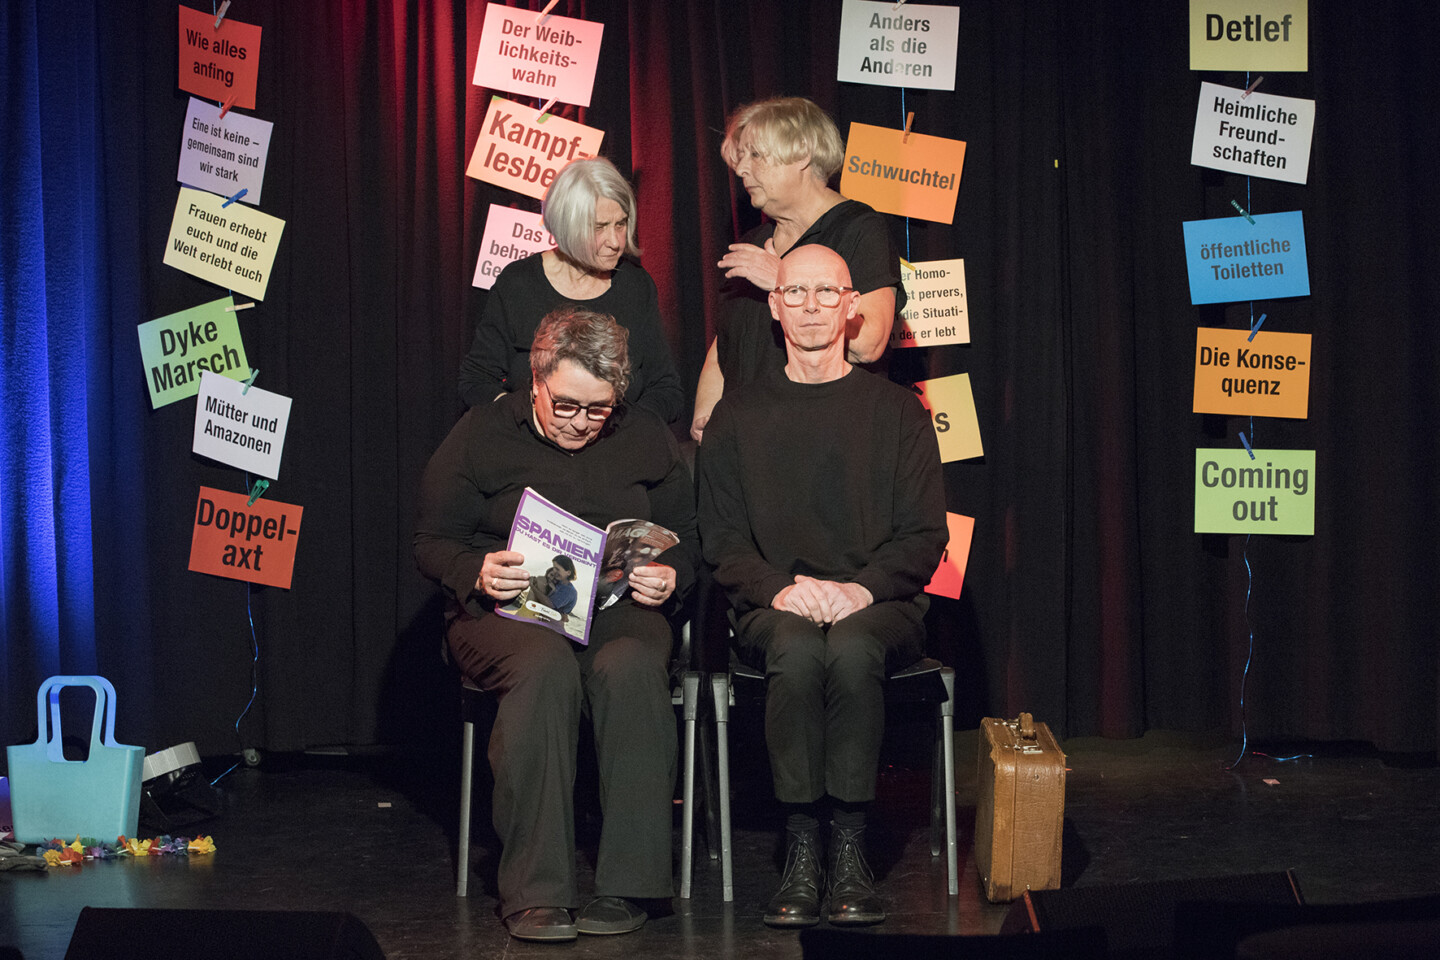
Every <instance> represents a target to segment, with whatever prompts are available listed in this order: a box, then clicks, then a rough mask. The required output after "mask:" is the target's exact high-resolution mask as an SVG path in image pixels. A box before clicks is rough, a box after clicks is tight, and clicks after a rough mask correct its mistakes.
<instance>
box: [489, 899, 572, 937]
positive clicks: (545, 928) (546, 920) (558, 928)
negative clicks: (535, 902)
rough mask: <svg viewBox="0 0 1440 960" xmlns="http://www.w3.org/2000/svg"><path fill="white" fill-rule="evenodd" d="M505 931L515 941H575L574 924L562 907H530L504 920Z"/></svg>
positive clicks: (568, 913)
mask: <svg viewBox="0 0 1440 960" xmlns="http://www.w3.org/2000/svg"><path fill="white" fill-rule="evenodd" d="M505 929H506V930H509V931H510V936H512V937H514V938H515V939H516V940H537V941H540V942H542V943H546V942H549V943H554V942H556V941H562V940H574V939H575V924H574V923H572V922H571V921H570V911H569V910H566V909H565V908H564V907H531V908H530V909H529V910H521V911H519V912H518V913H512V914H510V916H508V917H506V918H505Z"/></svg>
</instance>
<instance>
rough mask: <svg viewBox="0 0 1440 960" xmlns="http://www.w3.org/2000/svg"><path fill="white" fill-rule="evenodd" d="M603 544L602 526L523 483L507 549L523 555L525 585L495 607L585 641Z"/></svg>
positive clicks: (587, 640) (586, 640)
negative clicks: (523, 487)
mask: <svg viewBox="0 0 1440 960" xmlns="http://www.w3.org/2000/svg"><path fill="white" fill-rule="evenodd" d="M604 548H605V531H604V530H601V529H600V528H599V527H597V526H594V525H592V524H589V523H586V522H585V521H584V520H581V519H580V518H579V517H576V516H574V515H572V514H570V513H567V512H566V511H564V510H562V509H560V508H559V507H557V506H556V505H555V504H553V503H551V502H550V501H549V500H546V499H545V498H544V497H542V496H540V494H538V493H536V492H535V491H534V490H532V489H530V488H529V487H526V488H525V493H524V494H523V495H522V496H521V498H520V507H519V509H517V510H516V511H515V522H514V524H512V525H511V527H510V543H509V549H511V550H514V551H515V552H517V553H522V554H524V555H525V562H524V564H523V566H524V568H525V572H526V573H528V574H530V585H529V586H528V587H527V588H525V589H524V590H522V591H520V594H519V595H518V596H516V597H515V598H514V599H513V600H510V601H508V602H506V603H504V604H501V605H499V606H496V608H495V612H496V613H498V614H500V615H501V616H505V617H510V618H512V619H515V620H528V621H532V622H534V623H539V624H543V625H545V626H547V627H549V628H550V629H551V630H554V631H555V632H556V633H559V634H561V635H562V636H565V637H569V638H570V639H571V640H574V641H576V642H577V643H582V644H588V643H589V642H590V620H591V618H592V617H593V615H594V609H595V607H594V603H595V586H596V584H597V582H598V575H599V572H600V556H601V552H602V551H603V550H604Z"/></svg>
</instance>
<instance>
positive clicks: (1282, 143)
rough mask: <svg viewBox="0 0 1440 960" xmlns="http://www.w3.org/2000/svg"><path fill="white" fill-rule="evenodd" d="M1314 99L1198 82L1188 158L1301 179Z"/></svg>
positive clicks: (1236, 170) (1250, 172)
mask: <svg viewBox="0 0 1440 960" xmlns="http://www.w3.org/2000/svg"><path fill="white" fill-rule="evenodd" d="M1314 129H1315V101H1314V100H1300V99H1298V98H1296V97H1277V96H1273V95H1269V94H1264V93H1252V94H1250V95H1249V96H1248V97H1247V96H1245V91H1244V90H1240V89H1238V88H1236V87H1222V86H1220V85H1219V84H1216V83H1202V84H1200V104H1199V106H1198V107H1197V108H1196V110H1195V139H1194V141H1193V146H1192V147H1191V148H1190V162H1191V163H1192V164H1194V165H1195V166H1197V167H1212V168H1214V169H1216V170H1226V171H1229V172H1230V173H1240V174H1244V175H1245V176H1254V177H1265V178H1267V179H1269V180H1284V181H1286V182H1288V183H1304V182H1305V180H1306V178H1308V177H1309V175H1310V135H1311V133H1312V131H1313V130H1314Z"/></svg>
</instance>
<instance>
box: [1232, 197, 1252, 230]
mask: <svg viewBox="0 0 1440 960" xmlns="http://www.w3.org/2000/svg"><path fill="white" fill-rule="evenodd" d="M1230 206H1232V207H1234V208H1235V209H1236V210H1238V211H1239V212H1240V216H1242V217H1244V218H1245V219H1246V220H1249V221H1250V225H1251V226H1254V225H1255V218H1254V217H1252V216H1250V214H1248V213H1246V212H1245V208H1244V207H1242V206H1240V204H1238V203H1236V202H1235V201H1234V200H1231V201H1230Z"/></svg>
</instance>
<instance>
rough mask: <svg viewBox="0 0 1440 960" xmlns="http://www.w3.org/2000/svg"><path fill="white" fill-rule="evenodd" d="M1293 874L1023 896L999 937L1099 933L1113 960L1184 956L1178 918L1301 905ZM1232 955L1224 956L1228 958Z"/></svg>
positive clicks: (1286, 872)
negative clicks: (1202, 911) (1205, 909)
mask: <svg viewBox="0 0 1440 960" xmlns="http://www.w3.org/2000/svg"><path fill="white" fill-rule="evenodd" d="M1304 902H1305V901H1304V898H1303V897H1302V896H1301V894H1300V886H1299V884H1298V883H1297V882H1296V879H1295V876H1294V873H1293V872H1292V871H1289V870H1286V871H1284V872H1283V873H1247V874H1236V875H1233V876H1228V877H1207V878H1202V879H1195V880H1164V881H1160V882H1157V883H1131V884H1120V885H1117V886H1109V887H1071V888H1068V889H1065V888H1062V889H1060V890H1027V891H1026V892H1025V894H1024V895H1023V896H1022V897H1021V898H1020V899H1019V900H1016V901H1015V903H1014V904H1012V905H1011V907H1010V912H1009V913H1007V914H1006V915H1005V920H1004V921H1003V922H1002V923H1001V925H1000V932H1001V933H1002V934H1013V933H1035V932H1045V931H1057V930H1069V929H1077V928H1081V927H1094V926H1099V927H1102V928H1103V929H1104V931H1105V939H1106V942H1107V943H1108V944H1109V950H1110V956H1111V957H1126V958H1142V957H1143V958H1149V957H1176V956H1186V955H1188V954H1187V951H1186V949H1185V946H1184V944H1182V943H1180V942H1178V939H1177V935H1176V918H1177V916H1180V915H1185V914H1188V913H1189V912H1190V911H1191V910H1192V908H1193V907H1194V906H1195V905H1200V904H1215V903H1220V904H1234V903H1243V904H1249V905H1255V906H1257V907H1260V908H1262V909H1263V908H1266V907H1270V908H1276V907H1281V908H1283V907H1295V906H1299V905H1302V904H1304ZM1229 955H1230V954H1226V956H1229Z"/></svg>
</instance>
